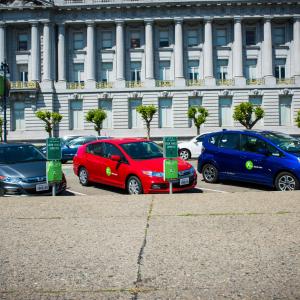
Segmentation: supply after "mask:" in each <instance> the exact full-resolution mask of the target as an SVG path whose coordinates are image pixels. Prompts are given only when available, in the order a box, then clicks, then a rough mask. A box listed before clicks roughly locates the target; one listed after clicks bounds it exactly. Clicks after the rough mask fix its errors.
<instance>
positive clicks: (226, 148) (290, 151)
mask: <svg viewBox="0 0 300 300" xmlns="http://www.w3.org/2000/svg"><path fill="white" fill-rule="evenodd" d="M198 172H200V173H202V175H203V178H204V180H205V181H206V182H209V183H214V182H217V181H218V180H223V179H230V180H236V181H244V182H253V183H258V184H262V185H266V186H270V187H275V188H276V190H278V191H292V190H296V189H299V182H300V140H299V139H297V138H294V137H292V136H290V135H287V134H284V133H280V132H273V131H246V130H245V131H242V130H241V131H234V130H225V131H222V132H217V133H212V134H208V135H207V136H206V137H205V138H204V141H203V149H202V154H201V155H200V156H199V159H198Z"/></svg>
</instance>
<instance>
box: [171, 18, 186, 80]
mask: <svg viewBox="0 0 300 300" xmlns="http://www.w3.org/2000/svg"><path fill="white" fill-rule="evenodd" d="M182 23H183V20H182V19H181V18H178V19H175V64H174V66H175V81H176V82H175V84H176V85H177V86H184V85H185V80H184V75H183V36H182Z"/></svg>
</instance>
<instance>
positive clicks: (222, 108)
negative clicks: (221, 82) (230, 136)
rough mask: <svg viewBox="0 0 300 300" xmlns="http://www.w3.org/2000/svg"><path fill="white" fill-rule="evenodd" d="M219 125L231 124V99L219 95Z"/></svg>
mask: <svg viewBox="0 0 300 300" xmlns="http://www.w3.org/2000/svg"><path fill="white" fill-rule="evenodd" d="M219 112H220V120H219V122H220V126H221V127H224V126H232V99H231V98H228V97H221V98H220V103H219Z"/></svg>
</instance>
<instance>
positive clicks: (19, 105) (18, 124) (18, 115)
mask: <svg viewBox="0 0 300 300" xmlns="http://www.w3.org/2000/svg"><path fill="white" fill-rule="evenodd" d="M13 121H14V124H13V125H14V126H13V128H14V130H25V104H24V102H15V103H14V115H13Z"/></svg>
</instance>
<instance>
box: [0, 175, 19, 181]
mask: <svg viewBox="0 0 300 300" xmlns="http://www.w3.org/2000/svg"><path fill="white" fill-rule="evenodd" d="M0 181H2V182H5V183H19V182H20V181H21V178H19V177H8V176H1V175H0Z"/></svg>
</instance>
